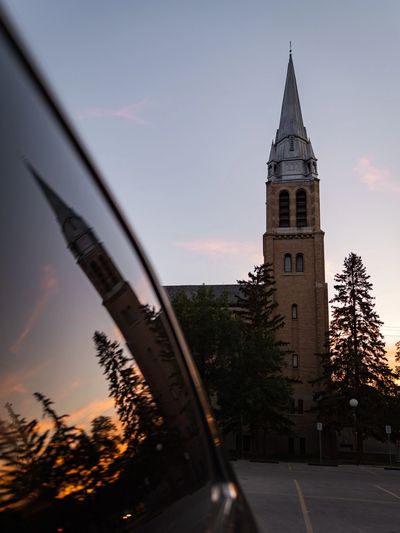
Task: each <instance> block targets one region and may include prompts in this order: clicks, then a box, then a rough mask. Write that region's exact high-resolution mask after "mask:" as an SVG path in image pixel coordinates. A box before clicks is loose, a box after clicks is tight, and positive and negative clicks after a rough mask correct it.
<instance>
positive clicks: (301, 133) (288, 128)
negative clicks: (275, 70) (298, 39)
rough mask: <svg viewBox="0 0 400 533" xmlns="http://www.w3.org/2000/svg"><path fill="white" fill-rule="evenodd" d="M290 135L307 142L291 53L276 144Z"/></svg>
mask: <svg viewBox="0 0 400 533" xmlns="http://www.w3.org/2000/svg"><path fill="white" fill-rule="evenodd" d="M289 135H296V136H297V137H301V138H302V139H305V140H307V134H306V130H305V127H304V124H303V117H302V115H301V107H300V100H299V93H298V91H297V83H296V75H295V72H294V65H293V59H292V54H291V53H290V55H289V64H288V69H287V75H286V84H285V92H284V95H283V102H282V110H281V119H280V122H279V129H278V131H277V133H276V142H279V141H281V140H282V139H284V138H285V137H288V136H289Z"/></svg>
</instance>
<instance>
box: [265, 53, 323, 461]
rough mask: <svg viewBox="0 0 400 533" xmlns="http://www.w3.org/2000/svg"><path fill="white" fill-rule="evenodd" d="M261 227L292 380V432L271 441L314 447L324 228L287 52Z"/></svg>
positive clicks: (301, 450)
mask: <svg viewBox="0 0 400 533" xmlns="http://www.w3.org/2000/svg"><path fill="white" fill-rule="evenodd" d="M266 185H267V231H266V233H265V234H264V262H265V263H270V264H271V265H272V267H273V271H274V275H275V280H276V289H277V290H276V300H277V303H278V312H279V313H281V314H282V315H283V316H284V317H285V326H284V328H283V329H282V330H280V333H279V336H280V338H281V340H282V341H284V342H286V343H287V349H288V350H289V353H288V355H287V367H286V370H285V372H286V373H287V375H288V376H289V377H291V378H294V379H296V380H298V383H295V385H294V405H293V406H292V415H291V416H292V420H293V422H294V433H295V436H294V437H291V438H289V439H287V437H278V438H277V439H278V442H276V448H279V449H280V450H281V451H284V450H285V449H286V451H287V453H289V454H295V455H305V454H314V453H316V452H317V446H318V434H317V431H316V421H317V419H316V414H315V413H309V412H308V411H309V410H310V408H311V407H312V405H313V400H312V398H313V387H312V385H311V383H310V381H312V380H314V379H315V378H317V377H318V376H319V375H320V371H321V368H320V358H319V356H318V354H320V353H322V352H323V351H324V343H325V336H326V332H327V330H328V296H327V285H326V283H325V267H324V232H323V231H322V230H321V225H320V202H319V178H318V172H317V159H316V157H315V155H314V151H313V149H312V146H311V142H310V139H309V138H308V136H307V132H306V128H305V127H304V124H303V118H302V114H301V108H300V101H299V95H298V91H297V84H296V77H295V72H294V66H293V59H292V54H291V53H290V57H289V65H288V70H287V77H286V85H285V92H284V96H283V103H282V111H281V117H280V123H279V129H278V130H277V133H276V138H275V141H274V142H272V146H271V153H270V156H269V161H268V179H267V183H266Z"/></svg>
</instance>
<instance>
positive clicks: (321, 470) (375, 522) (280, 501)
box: [234, 461, 400, 533]
mask: <svg viewBox="0 0 400 533" xmlns="http://www.w3.org/2000/svg"><path fill="white" fill-rule="evenodd" d="M234 468H235V470H236V474H237V476H238V478H239V481H240V483H241V486H242V487H243V490H244V492H245V494H246V496H247V499H248V501H249V504H250V506H251V508H252V509H253V512H254V514H255V516H256V519H257V522H258V524H259V527H260V531H261V532H262V533H275V532H282V531H284V532H287V533H292V532H293V533H294V532H296V533H298V532H306V533H338V532H340V533H369V532H371V533H372V532H373V533H399V531H400V470H398V471H394V470H385V469H383V468H382V467H374V466H354V465H340V466H338V467H328V466H310V465H307V464H302V463H279V464H270V463H251V462H248V461H237V462H235V463H234Z"/></svg>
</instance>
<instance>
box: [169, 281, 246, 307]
mask: <svg viewBox="0 0 400 533" xmlns="http://www.w3.org/2000/svg"><path fill="white" fill-rule="evenodd" d="M200 287H205V288H207V289H208V288H211V289H212V291H213V293H214V296H216V297H217V298H218V297H220V296H223V295H226V298H227V300H228V304H230V305H234V304H236V303H237V297H238V296H240V292H239V285H164V289H165V291H166V293H167V294H168V296H169V298H170V299H171V300H173V299H174V298H175V297H176V296H177V295H178V294H179V293H181V292H184V293H185V294H186V296H188V297H189V298H190V297H191V296H193V295H194V294H195V293H196V292H197V291H198V290H199V289H200Z"/></svg>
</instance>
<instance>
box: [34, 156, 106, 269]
mask: <svg viewBox="0 0 400 533" xmlns="http://www.w3.org/2000/svg"><path fill="white" fill-rule="evenodd" d="M25 164H26V166H27V168H28V170H29V171H30V173H31V174H32V176H33V177H34V178H35V181H36V183H37V184H38V186H39V188H40V189H41V191H42V193H43V195H44V197H45V198H46V200H47V202H48V203H49V205H50V206H51V208H52V210H53V212H54V214H55V215H56V217H57V220H58V223H59V225H60V227H61V231H62V233H63V235H64V238H65V240H66V241H67V244H68V247H69V248H70V250H71V251H72V253H73V254H74V256H75V257H76V259H80V258H81V257H82V256H83V255H85V254H86V253H88V252H89V251H90V250H91V249H92V248H93V247H94V246H95V245H96V244H97V243H98V242H99V241H98V239H97V237H96V235H95V234H94V232H93V230H92V229H91V228H90V227H89V226H88V225H87V223H86V221H85V220H84V219H83V218H82V217H81V216H79V215H77V214H76V213H75V211H74V210H73V209H72V208H71V207H69V206H68V205H67V204H66V203H65V202H64V200H62V198H60V196H58V194H57V193H56V192H54V191H53V189H52V188H51V187H50V186H49V185H48V184H47V183H46V182H45V181H44V179H43V178H42V177H41V176H39V174H38V172H37V171H36V169H35V168H34V167H33V166H32V165H31V163H30V162H29V161H27V160H25Z"/></svg>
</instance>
